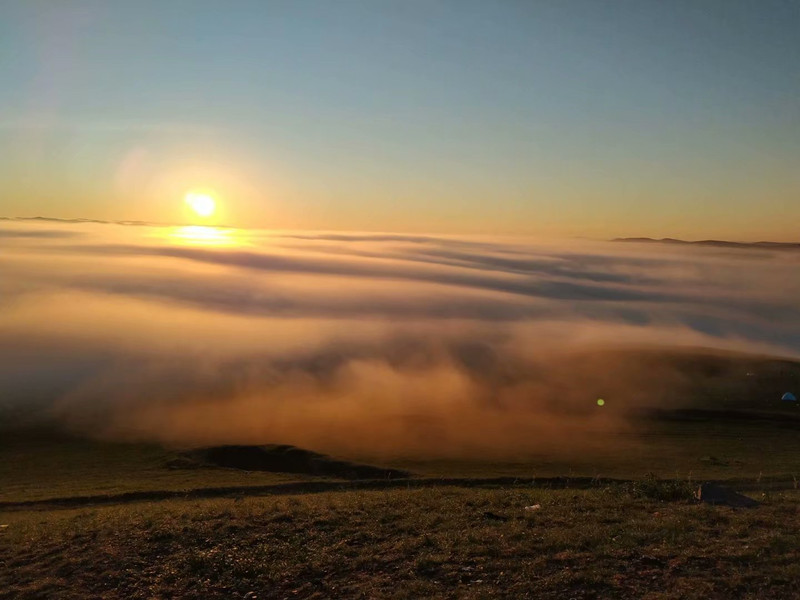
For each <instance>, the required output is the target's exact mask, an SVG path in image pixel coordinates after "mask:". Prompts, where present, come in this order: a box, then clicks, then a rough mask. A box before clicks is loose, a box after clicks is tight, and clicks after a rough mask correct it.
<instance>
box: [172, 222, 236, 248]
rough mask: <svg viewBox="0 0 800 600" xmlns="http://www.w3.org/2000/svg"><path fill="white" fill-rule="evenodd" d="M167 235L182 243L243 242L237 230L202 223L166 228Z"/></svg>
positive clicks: (225, 243) (210, 244)
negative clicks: (207, 225)
mask: <svg viewBox="0 0 800 600" xmlns="http://www.w3.org/2000/svg"><path fill="white" fill-rule="evenodd" d="M167 237H168V238H169V239H170V240H172V241H173V242H177V243H179V244H183V245H198V246H238V245H241V244H243V243H244V240H243V238H242V236H241V235H240V234H239V232H238V230H235V229H228V228H221V227H205V226H203V225H188V226H186V227H173V228H170V229H169V230H168V232H167Z"/></svg>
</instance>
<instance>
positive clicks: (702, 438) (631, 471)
mask: <svg viewBox="0 0 800 600" xmlns="http://www.w3.org/2000/svg"><path fill="white" fill-rule="evenodd" d="M172 457H174V453H171V452H169V451H168V450H165V449H163V448H160V447H158V446H153V445H145V444H114V443H106V442H97V441H89V440H81V439H76V438H70V437H66V436H63V435H58V434H55V433H53V432H52V431H46V430H36V431H34V432H30V431H18V432H16V433H14V434H9V433H6V434H5V435H4V436H3V438H2V441H0V481H2V482H3V485H2V486H1V487H0V501H17V500H37V499H43V498H53V497H60V496H76V495H89V494H112V493H119V492H128V491H136V490H183V489H191V488H200V487H218V486H247V485H265V484H272V483H280V482H287V481H301V480H307V479H310V477H304V476H302V475H293V474H280V473H258V472H245V471H235V470H229V469H169V468H167V462H168V461H169V459H170V458H172ZM354 458H356V459H360V460H364V459H366V460H368V461H374V462H378V463H381V462H384V463H386V462H388V465H387V466H392V467H397V468H403V469H408V470H410V471H412V472H414V473H416V474H418V475H420V476H428V477H439V476H442V477H444V476H447V477H496V476H514V477H517V476H518V477H526V478H529V477H550V476H589V477H594V476H602V477H616V478H638V477H643V476H645V475H646V474H648V473H654V474H656V475H658V476H660V477H671V478H679V479H693V480H697V479H739V478H752V479H757V478H759V477H762V478H764V479H768V478H770V477H780V478H783V479H791V478H793V477H796V478H797V479H800V432H798V430H796V429H793V428H781V427H775V426H774V425H771V424H769V423H758V424H747V423H740V422H733V423H727V422H725V423H720V422H697V423H694V422H689V423H673V422H669V423H657V424H651V425H650V426H649V428H648V429H647V430H646V431H643V432H641V433H639V434H636V435H633V434H629V435H626V436H622V437H621V438H620V439H618V440H616V441H615V443H614V445H613V446H611V447H604V446H603V445H598V446H596V447H592V448H590V449H586V450H585V451H582V452H581V453H579V454H573V455H565V456H561V457H553V456H528V457H519V458H517V459H515V460H506V461H488V460H483V461H482V460H426V461H419V460H393V461H380V460H379V459H372V458H370V457H354Z"/></svg>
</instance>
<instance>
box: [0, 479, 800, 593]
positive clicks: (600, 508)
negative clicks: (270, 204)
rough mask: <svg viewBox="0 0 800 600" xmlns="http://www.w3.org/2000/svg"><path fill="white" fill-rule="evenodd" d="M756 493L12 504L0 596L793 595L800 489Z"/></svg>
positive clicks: (443, 493) (442, 492) (616, 490)
mask: <svg viewBox="0 0 800 600" xmlns="http://www.w3.org/2000/svg"><path fill="white" fill-rule="evenodd" d="M656 495H657V494H656ZM762 499H764V500H765V502H764V504H762V506H760V507H758V508H756V509H752V510H739V511H735V510H733V509H728V508H721V507H710V506H706V505H696V504H693V503H691V502H687V501H672V502H661V501H657V500H653V499H651V497H647V495H646V494H645V495H643V494H640V493H636V490H633V489H630V488H623V487H608V488H603V489H596V490H588V491H575V490H550V491H548V490H533V489H505V490H504V489H470V490H460V489H426V490H395V491H386V492H342V493H333V492H332V493H325V494H318V495H306V496H291V497H280V498H250V499H244V500H239V501H237V500H233V499H230V500H227V499H226V500H205V501H192V502H188V501H166V502H160V503H137V504H129V505H124V506H114V507H105V508H96V509H90V508H87V509H81V510H69V511H67V510H62V511H50V512H28V513H21V512H16V513H6V514H5V515H1V514H0V523H4V524H7V525H8V527H7V528H4V529H2V530H0V532H2V533H0V565H1V566H0V598H4V599H11V598H15V599H16V598H55V599H62V598H87V597H91V598H94V597H96V598H198V599H199V598H204V599H206V598H243V597H245V595H246V594H247V593H249V592H253V593H254V594H255V595H256V596H257V597H258V598H262V599H263V598H421V597H433V598H489V597H497V598H559V599H560V598H597V597H600V598H611V597H613V598H797V597H798V594H800V590H799V589H798V587H797V582H798V581H800V512H799V511H798V503H797V502H798V500H800V494H799V493H798V492H794V491H791V492H783V493H780V494H774V495H772V496H769V497H766V498H762ZM536 503H538V504H541V509H540V510H536V511H525V510H524V507H525V506H527V505H532V504H536ZM250 597H253V596H252V595H251V596H250Z"/></svg>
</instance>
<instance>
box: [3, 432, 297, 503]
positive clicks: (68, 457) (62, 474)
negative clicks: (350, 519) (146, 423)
mask: <svg viewBox="0 0 800 600" xmlns="http://www.w3.org/2000/svg"><path fill="white" fill-rule="evenodd" d="M174 456H175V454H174V453H173V452H170V451H168V450H165V449H164V448H161V447H159V446H155V445H149V444H115V443H108V442H100V441H92V440H86V439H80V438H75V437H71V436H67V435H64V434H60V433H58V432H56V431H53V430H52V429H45V428H37V429H22V430H15V431H3V432H0V481H2V486H0V501H17V500H38V499H41V498H52V497H59V496H78V495H90V494H114V493H119V492H129V491H137V490H182V489H191V488H198V487H211V486H241V485H265V484H271V483H280V482H285V481H299V480H303V479H304V477H303V476H302V475H284V474H281V473H252V472H245V471H234V470H229V469H169V468H167V462H168V461H169V460H170V458H174Z"/></svg>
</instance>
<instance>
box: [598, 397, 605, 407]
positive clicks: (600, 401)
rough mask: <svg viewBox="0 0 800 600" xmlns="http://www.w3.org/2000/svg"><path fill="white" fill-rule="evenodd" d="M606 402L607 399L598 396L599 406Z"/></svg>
mask: <svg viewBox="0 0 800 600" xmlns="http://www.w3.org/2000/svg"><path fill="white" fill-rule="evenodd" d="M605 403H606V401H605V400H603V399H602V398H598V399H597V406H603V405H604V404H605Z"/></svg>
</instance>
